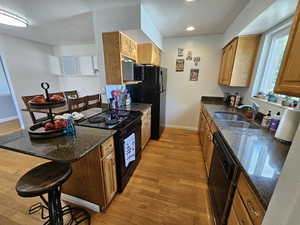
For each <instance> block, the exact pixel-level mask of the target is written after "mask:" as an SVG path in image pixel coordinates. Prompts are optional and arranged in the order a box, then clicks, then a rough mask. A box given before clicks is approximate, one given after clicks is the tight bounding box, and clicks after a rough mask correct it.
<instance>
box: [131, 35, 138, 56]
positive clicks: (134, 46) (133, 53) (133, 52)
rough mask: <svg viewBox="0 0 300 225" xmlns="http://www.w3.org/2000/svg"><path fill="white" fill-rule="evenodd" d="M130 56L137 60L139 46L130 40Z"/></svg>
mask: <svg viewBox="0 0 300 225" xmlns="http://www.w3.org/2000/svg"><path fill="white" fill-rule="evenodd" d="M130 42H131V43H130V55H131V58H132V59H134V60H137V44H136V43H135V42H134V41H133V40H130Z"/></svg>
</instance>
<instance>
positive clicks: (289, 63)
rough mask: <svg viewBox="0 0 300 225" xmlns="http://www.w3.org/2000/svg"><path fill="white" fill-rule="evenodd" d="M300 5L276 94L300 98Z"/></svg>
mask: <svg viewBox="0 0 300 225" xmlns="http://www.w3.org/2000/svg"><path fill="white" fill-rule="evenodd" d="M299 23H300V3H299V4H298V8H297V11H296V14H295V17H294V23H293V26H292V28H291V31H290V34H289V40H288V43H287V47H286V49H285V52H284V56H283V60H282V63H281V68H280V71H279V76H278V78H277V81H276V85H275V89H274V92H275V93H278V94H285V95H290V96H295V97H300V67H299V61H300V27H299Z"/></svg>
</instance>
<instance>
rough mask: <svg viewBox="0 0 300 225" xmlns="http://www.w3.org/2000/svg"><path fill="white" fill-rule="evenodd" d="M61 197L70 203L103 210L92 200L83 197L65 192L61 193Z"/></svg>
mask: <svg viewBox="0 0 300 225" xmlns="http://www.w3.org/2000/svg"><path fill="white" fill-rule="evenodd" d="M61 199H62V200H64V201H67V202H70V203H73V204H75V205H79V206H81V207H84V208H87V209H90V210H92V211H94V212H101V210H100V206H99V205H97V204H94V203H91V202H88V201H86V200H83V199H81V198H77V197H74V196H71V195H68V194H65V193H61Z"/></svg>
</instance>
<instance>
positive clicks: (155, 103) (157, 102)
mask: <svg viewBox="0 0 300 225" xmlns="http://www.w3.org/2000/svg"><path fill="white" fill-rule="evenodd" d="M143 73H144V80H143V82H142V83H140V84H134V85H127V89H128V91H129V93H130V95H131V99H132V102H133V103H149V104H152V108H151V139H155V140H157V139H159V137H160V135H161V133H162V131H163V129H164V127H165V125H166V90H167V69H166V68H162V67H158V66H151V65H145V66H144V70H143Z"/></svg>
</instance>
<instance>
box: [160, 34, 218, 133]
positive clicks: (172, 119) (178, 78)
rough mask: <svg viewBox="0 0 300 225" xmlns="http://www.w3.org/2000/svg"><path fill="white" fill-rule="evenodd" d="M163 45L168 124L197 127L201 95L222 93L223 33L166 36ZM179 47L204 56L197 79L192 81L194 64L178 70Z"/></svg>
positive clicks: (189, 127)
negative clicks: (191, 73) (221, 61)
mask: <svg viewBox="0 0 300 225" xmlns="http://www.w3.org/2000/svg"><path fill="white" fill-rule="evenodd" d="M163 45H164V52H163V56H162V65H163V66H164V67H166V68H167V69H168V77H167V79H168V83H167V110H166V111H167V112H166V113H167V121H166V123H167V126H169V127H178V128H185V129H193V130H196V129H197V128H198V117H199V112H200V98H201V96H203V95H206V96H223V92H222V90H221V87H220V86H219V85H218V73H219V66H220V60H221V48H222V45H223V36H221V35H216V36H199V37H184V38H166V39H164V40H163ZM177 48H184V49H185V53H186V52H187V50H192V52H193V56H200V57H201V62H200V66H199V69H200V71H199V80H198V81H196V82H195V81H189V75H190V74H189V72H190V68H192V65H191V64H193V63H188V64H186V66H185V71H184V72H176V70H175V63H176V58H178V57H177ZM189 62H190V61H189Z"/></svg>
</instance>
